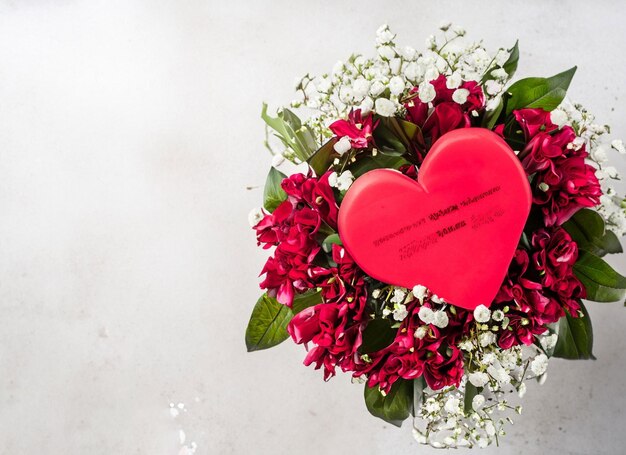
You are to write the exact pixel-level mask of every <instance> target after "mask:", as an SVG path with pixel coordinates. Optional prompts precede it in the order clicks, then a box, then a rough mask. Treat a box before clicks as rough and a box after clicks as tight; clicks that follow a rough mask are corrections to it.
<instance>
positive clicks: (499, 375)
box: [487, 363, 511, 384]
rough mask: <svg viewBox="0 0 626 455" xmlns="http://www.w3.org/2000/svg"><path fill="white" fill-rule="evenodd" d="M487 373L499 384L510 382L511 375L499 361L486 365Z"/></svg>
mask: <svg viewBox="0 0 626 455" xmlns="http://www.w3.org/2000/svg"><path fill="white" fill-rule="evenodd" d="M487 373H489V374H490V375H491V377H492V378H494V379H495V380H496V381H498V383H499V384H508V383H509V382H511V376H509V374H508V373H507V372H506V370H505V369H504V368H503V367H502V365H500V364H499V363H494V364H492V365H489V366H488V367H487Z"/></svg>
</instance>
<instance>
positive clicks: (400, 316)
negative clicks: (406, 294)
mask: <svg viewBox="0 0 626 455" xmlns="http://www.w3.org/2000/svg"><path fill="white" fill-rule="evenodd" d="M408 315H409V312H408V311H407V310H406V306H405V305H402V304H401V303H396V304H395V305H394V307H393V318H394V319H395V320H396V321H404V318H406V317H407V316H408Z"/></svg>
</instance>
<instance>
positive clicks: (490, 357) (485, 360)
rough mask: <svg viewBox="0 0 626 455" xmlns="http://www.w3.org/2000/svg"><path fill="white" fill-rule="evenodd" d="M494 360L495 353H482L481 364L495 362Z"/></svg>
mask: <svg viewBox="0 0 626 455" xmlns="http://www.w3.org/2000/svg"><path fill="white" fill-rule="evenodd" d="M496 360H497V358H496V355H495V354H494V353H493V352H487V353H486V354H485V355H483V359H482V364H483V365H491V364H492V363H495V361H496Z"/></svg>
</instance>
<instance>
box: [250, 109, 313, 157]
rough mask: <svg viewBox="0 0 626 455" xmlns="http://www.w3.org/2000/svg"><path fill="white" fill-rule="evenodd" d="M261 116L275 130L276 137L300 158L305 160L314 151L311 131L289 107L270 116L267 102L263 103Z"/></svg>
mask: <svg viewBox="0 0 626 455" xmlns="http://www.w3.org/2000/svg"><path fill="white" fill-rule="evenodd" d="M261 118H262V119H263V121H264V122H265V123H266V124H267V126H269V127H270V128H272V129H273V130H274V131H275V132H276V137H278V138H279V139H280V140H281V142H282V143H283V144H284V145H285V147H287V148H288V149H291V150H292V151H293V152H294V153H295V154H296V156H297V157H298V158H299V159H300V160H302V161H306V160H307V159H308V158H309V157H310V156H311V155H312V154H313V153H314V152H315V150H316V148H317V145H316V142H315V136H314V135H313V132H312V131H311V129H310V128H309V127H308V126H303V125H302V122H301V121H300V119H299V118H298V116H297V115H296V114H294V113H293V112H291V111H290V110H289V109H282V110H280V111H278V113H277V114H276V117H270V116H269V115H268V113H267V104H265V103H263V108H262V110H261Z"/></svg>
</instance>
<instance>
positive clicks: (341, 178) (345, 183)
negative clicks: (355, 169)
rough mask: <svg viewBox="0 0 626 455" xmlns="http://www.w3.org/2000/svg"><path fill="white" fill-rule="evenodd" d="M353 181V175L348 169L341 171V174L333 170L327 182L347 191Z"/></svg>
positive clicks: (342, 190)
mask: <svg viewBox="0 0 626 455" xmlns="http://www.w3.org/2000/svg"><path fill="white" fill-rule="evenodd" d="M353 181H354V175H352V172H350V171H343V172H342V173H341V174H337V173H336V172H333V173H331V174H330V175H329V176H328V184H329V185H330V186H332V187H333V188H337V189H338V190H339V191H341V192H345V191H348V188H350V185H352V182H353Z"/></svg>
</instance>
